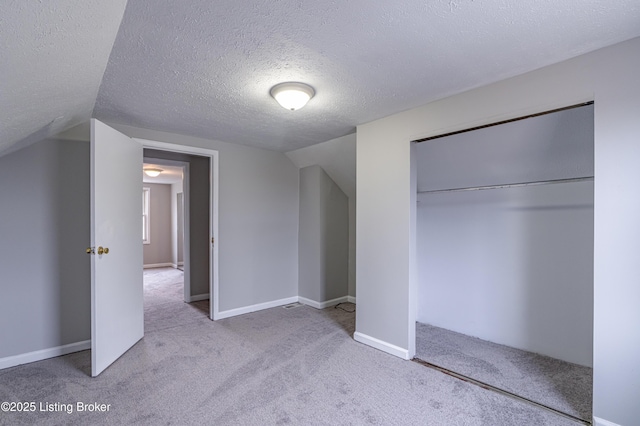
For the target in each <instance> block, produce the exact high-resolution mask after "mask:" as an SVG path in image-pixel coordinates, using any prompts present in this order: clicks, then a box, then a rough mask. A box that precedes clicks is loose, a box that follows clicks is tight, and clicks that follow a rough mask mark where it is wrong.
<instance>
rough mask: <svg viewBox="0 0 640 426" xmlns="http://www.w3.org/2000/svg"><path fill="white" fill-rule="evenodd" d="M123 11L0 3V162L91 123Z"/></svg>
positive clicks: (110, 6) (119, 2)
mask: <svg viewBox="0 0 640 426" xmlns="http://www.w3.org/2000/svg"><path fill="white" fill-rule="evenodd" d="M126 3H127V2H126V0H109V1H101V0H82V1H78V0H75V1H74V0H56V1H38V2H36V1H3V2H2V6H1V8H0V155H2V154H6V153H8V152H10V151H13V150H16V149H19V148H21V147H23V146H26V145H28V144H30V143H33V142H38V141H39V140H42V139H43V138H45V137H47V136H50V135H52V134H55V133H57V132H59V131H61V130H64V129H66V128H69V127H71V126H74V125H76V124H79V123H81V122H85V121H87V120H89V119H90V118H91V113H92V111H93V107H94V105H95V102H96V96H97V95H98V89H99V88H100V83H101V81H102V76H103V74H104V70H105V68H106V66H107V62H108V60H109V54H110V53H111V48H112V46H113V42H114V40H115V38H116V34H117V33H118V27H119V26H120V22H121V20H122V15H123V13H124V10H125V6H126Z"/></svg>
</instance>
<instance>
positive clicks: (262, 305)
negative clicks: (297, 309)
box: [213, 296, 298, 320]
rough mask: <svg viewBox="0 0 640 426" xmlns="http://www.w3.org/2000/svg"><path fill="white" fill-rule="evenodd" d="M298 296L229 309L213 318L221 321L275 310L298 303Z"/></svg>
mask: <svg viewBox="0 0 640 426" xmlns="http://www.w3.org/2000/svg"><path fill="white" fill-rule="evenodd" d="M297 301H298V296H293V297H287V298H286V299H280V300H273V301H271V302H265V303H258V304H257V305H251V306H244V307H242V308H236V309H229V310H226V311H222V312H218V314H217V315H215V317H214V318H213V319H214V320H219V319H223V318H230V317H235V316H237V315H242V314H248V313H250V312H255V311H261V310H263V309H269V308H275V307H276V306H282V305H288V304H289V303H296V302H297Z"/></svg>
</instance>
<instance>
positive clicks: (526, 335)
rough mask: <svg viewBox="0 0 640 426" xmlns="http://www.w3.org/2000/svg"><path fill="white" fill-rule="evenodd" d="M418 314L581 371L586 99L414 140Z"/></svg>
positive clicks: (588, 318) (587, 293)
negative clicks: (486, 125)
mask: <svg viewBox="0 0 640 426" xmlns="http://www.w3.org/2000/svg"><path fill="white" fill-rule="evenodd" d="M417 158H418V159H417V164H418V192H419V194H418V208H417V255H418V280H419V286H418V307H417V311H418V316H417V318H418V321H419V322H423V323H427V324H432V325H435V326H438V327H443V328H446V329H449V330H453V331H457V332H460V333H464V334H468V335H471V336H476V337H479V338H482V339H485V340H489V341H493V342H496V343H501V344H505V345H509V346H512V347H516V348H520V349H524V350H529V351H532V352H536V353H541V354H545V355H549V356H552V357H555V358H559V359H563V360H565V361H569V362H574V363H578V364H582V365H588V366H590V365H591V363H592V346H593V340H592V339H593V338H592V333H593V181H589V180H587V181H579V182H570V183H556V184H545V185H532V186H512V187H507V188H494V189H486V190H470V191H443V192H438V191H440V190H449V189H454V188H469V187H471V188H477V187H482V186H490V185H502V184H513V183H522V182H539V181H549V180H557V179H572V178H580V177H584V176H593V106H592V105H591V106H584V107H580V108H575V109H569V110H565V111H561V112H556V113H553V114H548V115H544V116H540V117H535V118H529V119H526V120H521V121H516V122H513V123H508V124H503V125H500V126H495V127H489V128H486V129H481V130H475V131H472V132H467V133H461V134H458V135H453V136H448V137H444V138H439V139H434V140H430V141H426V142H421V143H419V144H418V145H417Z"/></svg>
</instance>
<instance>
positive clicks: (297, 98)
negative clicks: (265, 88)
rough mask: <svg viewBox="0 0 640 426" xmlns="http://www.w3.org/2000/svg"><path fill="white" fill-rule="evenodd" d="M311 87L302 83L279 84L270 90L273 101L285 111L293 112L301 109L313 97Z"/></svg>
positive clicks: (313, 93) (313, 91)
mask: <svg viewBox="0 0 640 426" xmlns="http://www.w3.org/2000/svg"><path fill="white" fill-rule="evenodd" d="M315 93H316V92H315V90H313V87H311V86H309V85H308V84H304V83H293V82H289V83H280V84H276V85H275V86H273V87H272V88H271V96H273V99H275V100H276V101H278V103H279V104H280V105H281V106H282V107H283V108H286V109H289V110H291V111H295V110H297V109H300V108H302V107H303V106H305V105H306V104H307V102H309V99H311V98H313V95H315Z"/></svg>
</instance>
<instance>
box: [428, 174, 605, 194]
mask: <svg viewBox="0 0 640 426" xmlns="http://www.w3.org/2000/svg"><path fill="white" fill-rule="evenodd" d="M592 180H593V176H584V177H579V178H570V179H552V180H539V181H534V182H522V183H509V184H505V185H487V186H473V187H468V188H452V189H434V190H431V191H418V194H436V193H440V192H459V191H483V190H485V189H500V188H515V187H519V186H535V185H548V184H553V183H573V182H586V181H592Z"/></svg>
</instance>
